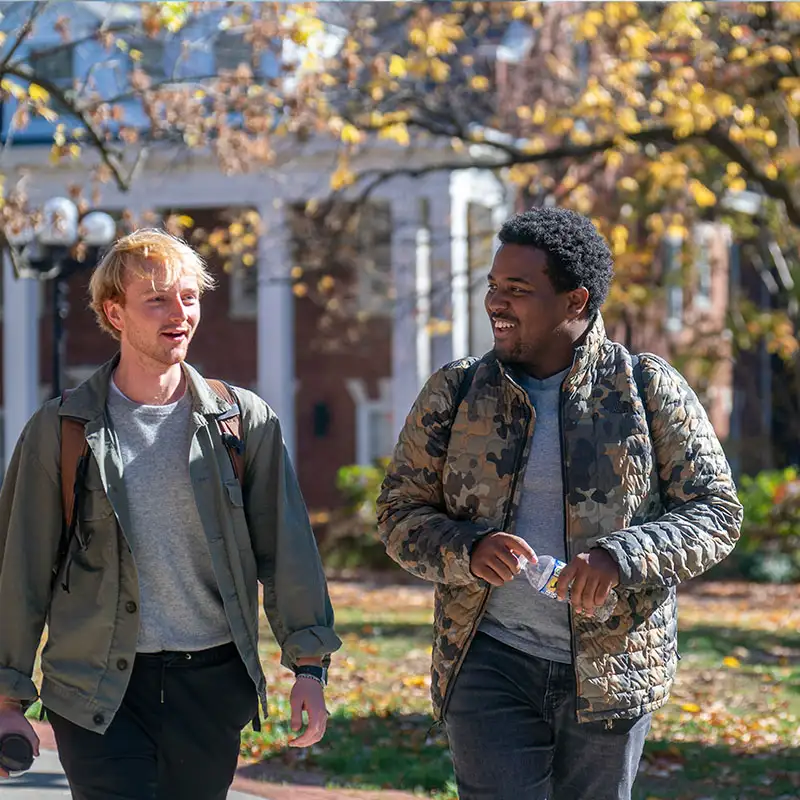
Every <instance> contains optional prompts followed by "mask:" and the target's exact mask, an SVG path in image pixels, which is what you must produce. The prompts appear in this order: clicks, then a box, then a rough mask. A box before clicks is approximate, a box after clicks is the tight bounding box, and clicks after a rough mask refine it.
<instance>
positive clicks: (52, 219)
mask: <svg viewBox="0 0 800 800" xmlns="http://www.w3.org/2000/svg"><path fill="white" fill-rule="evenodd" d="M36 238H37V239H38V240H39V241H40V242H41V243H42V244H43V245H44V246H45V247H72V245H74V244H75V243H76V242H77V241H78V207H77V206H76V205H75V203H73V202H72V200H70V199H68V198H66V197H53V198H51V199H50V200H48V201H47V202H46V203H45V204H44V207H43V208H42V219H41V221H40V222H39V224H38V225H37V226H36Z"/></svg>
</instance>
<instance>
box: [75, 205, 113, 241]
mask: <svg viewBox="0 0 800 800" xmlns="http://www.w3.org/2000/svg"><path fill="white" fill-rule="evenodd" d="M79 233H80V238H81V241H82V242H83V243H84V244H86V245H87V246H89V247H105V246H106V245H109V244H111V242H113V241H114V237H115V236H116V234H117V223H116V222H114V218H113V217H111V216H110V215H109V214H106V213H105V211H91V212H90V213H88V214H87V215H86V216H85V217H84V218H83V219H82V220H81V224H80V229H79Z"/></svg>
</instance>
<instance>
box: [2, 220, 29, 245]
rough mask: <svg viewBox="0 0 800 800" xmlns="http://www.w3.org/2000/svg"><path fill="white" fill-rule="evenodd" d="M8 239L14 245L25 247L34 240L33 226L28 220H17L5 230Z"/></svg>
mask: <svg viewBox="0 0 800 800" xmlns="http://www.w3.org/2000/svg"><path fill="white" fill-rule="evenodd" d="M3 233H4V234H5V237H6V241H7V242H8V243H9V244H10V245H11V246H12V247H24V246H25V245H26V244H30V243H31V242H32V241H33V236H34V232H33V227H32V226H31V225H29V224H28V223H27V222H15V223H12V224H10V225H8V226H6V228H5V230H4V231H3Z"/></svg>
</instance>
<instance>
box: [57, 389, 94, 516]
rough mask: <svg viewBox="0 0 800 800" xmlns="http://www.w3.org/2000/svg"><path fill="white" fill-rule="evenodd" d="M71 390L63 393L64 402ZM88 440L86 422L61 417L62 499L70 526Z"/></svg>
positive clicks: (62, 400) (62, 399)
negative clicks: (76, 486)
mask: <svg viewBox="0 0 800 800" xmlns="http://www.w3.org/2000/svg"><path fill="white" fill-rule="evenodd" d="M68 393H69V390H67V391H65V392H64V393H63V394H62V395H61V402H62V403H63V402H64V400H65V399H66V397H67V394H68ZM88 448H89V445H88V444H87V442H86V432H85V429H84V423H83V422H82V421H81V420H79V419H75V418H74V417H61V499H62V502H63V505H64V525H65V527H66V528H69V527H70V524H71V523H72V515H73V514H74V512H75V480H76V478H77V477H78V462H79V461H80V460H81V456H83V455H85V454H86V452H87V450H88Z"/></svg>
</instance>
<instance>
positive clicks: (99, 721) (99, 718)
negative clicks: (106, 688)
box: [92, 714, 106, 725]
mask: <svg viewBox="0 0 800 800" xmlns="http://www.w3.org/2000/svg"><path fill="white" fill-rule="evenodd" d="M105 721H106V718H105V717H104V716H103V715H102V714H95V715H94V716H93V717H92V722H94V724H95V725H102V724H103V723H104V722H105Z"/></svg>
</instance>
